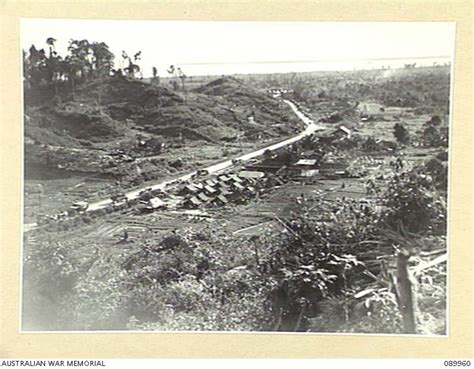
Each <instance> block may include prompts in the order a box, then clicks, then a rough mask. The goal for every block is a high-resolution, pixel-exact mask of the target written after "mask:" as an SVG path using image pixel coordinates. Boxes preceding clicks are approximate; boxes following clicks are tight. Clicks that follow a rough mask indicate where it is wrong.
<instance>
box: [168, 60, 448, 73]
mask: <svg viewBox="0 0 474 369" xmlns="http://www.w3.org/2000/svg"><path fill="white" fill-rule="evenodd" d="M451 62H452V59H451V58H450V57H444V56H440V57H426V58H403V59H402V58H397V59H395V58H394V59H370V60H321V61H279V62H272V61H268V62H247V63H199V64H193V63H187V64H181V65H180V66H181V67H182V69H183V71H184V73H185V74H186V75H188V76H206V75H209V76H211V75H214V76H215V75H232V74H260V73H298V72H317V71H348V70H367V69H388V68H390V69H396V68H403V67H404V66H405V65H406V64H414V63H416V66H417V67H420V66H434V65H445V64H448V63H451ZM163 77H167V76H163Z"/></svg>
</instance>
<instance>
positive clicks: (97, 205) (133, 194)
mask: <svg viewBox="0 0 474 369" xmlns="http://www.w3.org/2000/svg"><path fill="white" fill-rule="evenodd" d="M283 101H284V102H285V103H286V104H288V105H289V106H290V107H291V109H292V110H293V112H294V113H295V114H296V115H297V116H298V118H300V119H301V121H302V122H303V123H304V125H305V127H306V128H305V129H304V130H303V131H302V132H300V133H299V134H298V135H296V136H294V137H291V138H288V139H286V140H284V141H281V142H278V143H275V144H272V145H270V146H267V147H264V148H262V149H258V150H256V151H252V152H250V153H248V154H244V155H242V156H240V157H237V158H234V159H233V160H234V161H235V160H236V159H237V160H239V161H240V162H241V163H242V162H246V161H249V160H251V159H253V158H256V157H259V156H262V155H263V153H264V152H265V151H267V150H270V151H274V150H277V149H279V148H282V147H284V146H287V145H290V144H292V143H294V142H297V141H299V140H301V139H302V138H304V137H306V136H309V135H310V134H312V133H313V132H315V131H317V130H319V129H322V127H321V126H318V125H316V124H315V123H314V122H313V121H312V120H311V119H309V118H308V117H307V116H305V115H304V114H303V113H301V112H300V111H299V110H298V108H297V107H296V105H295V104H293V103H292V102H291V101H288V100H283ZM234 165H236V164H235V163H233V161H232V160H226V161H223V162H220V163H217V164H213V165H211V166H208V167H205V168H202V170H207V171H208V173H210V174H212V173H217V172H220V171H222V170H224V169H227V168H230V167H232V166H234ZM196 174H197V171H193V172H191V173H187V174H185V175H183V176H181V177H178V178H175V179H173V180H169V181H164V182H160V183H157V184H155V185H151V186H150V185H147V186H146V187H142V188H138V189H135V190H133V191H130V192H127V193H126V194H125V196H126V197H127V199H128V200H133V199H136V198H137V197H138V196H139V194H140V192H141V191H143V190H145V189H151V190H157V189H161V190H162V189H165V188H169V187H170V186H173V185H175V184H178V183H179V182H182V181H187V180H189V179H191V178H192V177H193V176H195V175H196ZM112 203H113V202H112V199H110V198H109V199H104V200H101V201H97V202H94V203H91V204H89V207H88V208H87V210H86V211H87V212H89V211H95V210H99V209H103V208H105V207H107V206H109V205H112ZM36 226H37V225H36V223H30V224H25V225H24V232H28V231H30V230H32V229H34V228H35V227H36Z"/></svg>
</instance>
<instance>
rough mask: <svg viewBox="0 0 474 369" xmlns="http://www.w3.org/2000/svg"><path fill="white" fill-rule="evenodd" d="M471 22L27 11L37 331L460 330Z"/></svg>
mask: <svg viewBox="0 0 474 369" xmlns="http://www.w3.org/2000/svg"><path fill="white" fill-rule="evenodd" d="M455 32H456V24H455V23H454V22H283V21H280V22H277V21H163V20H156V21H155V20H100V19H53V18H48V19H47V18H23V19H21V22H20V36H21V43H20V44H21V51H22V52H21V66H22V68H21V71H19V72H20V73H21V81H22V99H23V102H22V107H23V112H22V113H23V137H22V140H23V160H22V162H23V199H22V209H23V214H22V219H23V225H22V247H21V290H20V291H21V304H20V305H21V306H20V309H21V312H20V318H21V324H20V328H21V331H22V332H104V331H113V332H124V333H127V332H242V333H245V332H248V333H258V332H262V333H264V332H272V333H275V334H277V333H279V334H288V333H297V334H305V335H309V334H315V333H317V334H328V335H341V334H351V335H353V334H371V335H419V336H426V337H432V336H449V319H448V316H449V314H448V306H449V283H448V282H449V281H448V272H449V271H448V262H449V252H448V250H449V245H448V242H447V239H448V223H449V222H448V221H449V217H448V214H449V212H448V205H449V201H448V200H449V196H448V183H449V176H448V173H449V170H450V167H449V165H448V163H449V161H450V152H449V150H450V144H449V143H450V129H451V126H452V125H455V124H456V122H453V121H452V120H451V114H450V113H451V106H452V98H451V96H452V89H453V83H452V75H453V73H452V66H453V63H454V51H455V50H454V48H455Z"/></svg>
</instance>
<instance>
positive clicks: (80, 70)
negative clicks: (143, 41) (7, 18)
mask: <svg viewBox="0 0 474 369" xmlns="http://www.w3.org/2000/svg"><path fill="white" fill-rule="evenodd" d="M56 41H57V40H56V39H55V38H52V37H49V38H48V39H47V40H46V44H47V45H48V50H45V49H37V48H36V46H35V45H31V47H30V48H29V49H28V51H25V50H23V77H24V86H25V90H32V89H35V88H44V87H54V90H55V94H56V95H57V94H58V89H59V88H60V87H61V86H64V85H67V86H69V89H70V91H71V93H72V94H73V97H74V93H75V86H77V85H78V84H80V83H83V82H86V81H92V80H97V79H102V78H106V77H110V76H113V75H127V76H130V77H135V76H137V75H138V74H139V73H140V67H139V65H138V61H139V60H140V56H141V51H138V52H137V53H135V54H134V56H133V57H130V56H128V54H127V53H126V52H125V51H123V52H122V63H121V64H122V66H124V67H121V68H115V69H114V60H115V55H114V54H113V53H112V52H111V51H110V49H109V46H108V45H107V44H106V43H105V42H95V41H94V42H89V41H88V40H85V39H83V40H73V39H71V40H70V41H69V44H68V48H67V54H66V55H60V54H59V53H58V52H57V51H56V47H55V44H56Z"/></svg>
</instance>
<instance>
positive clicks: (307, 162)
mask: <svg viewBox="0 0 474 369" xmlns="http://www.w3.org/2000/svg"><path fill="white" fill-rule="evenodd" d="M317 162H318V161H317V160H316V159H300V160H298V161H297V162H296V163H295V165H316V163H317Z"/></svg>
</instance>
